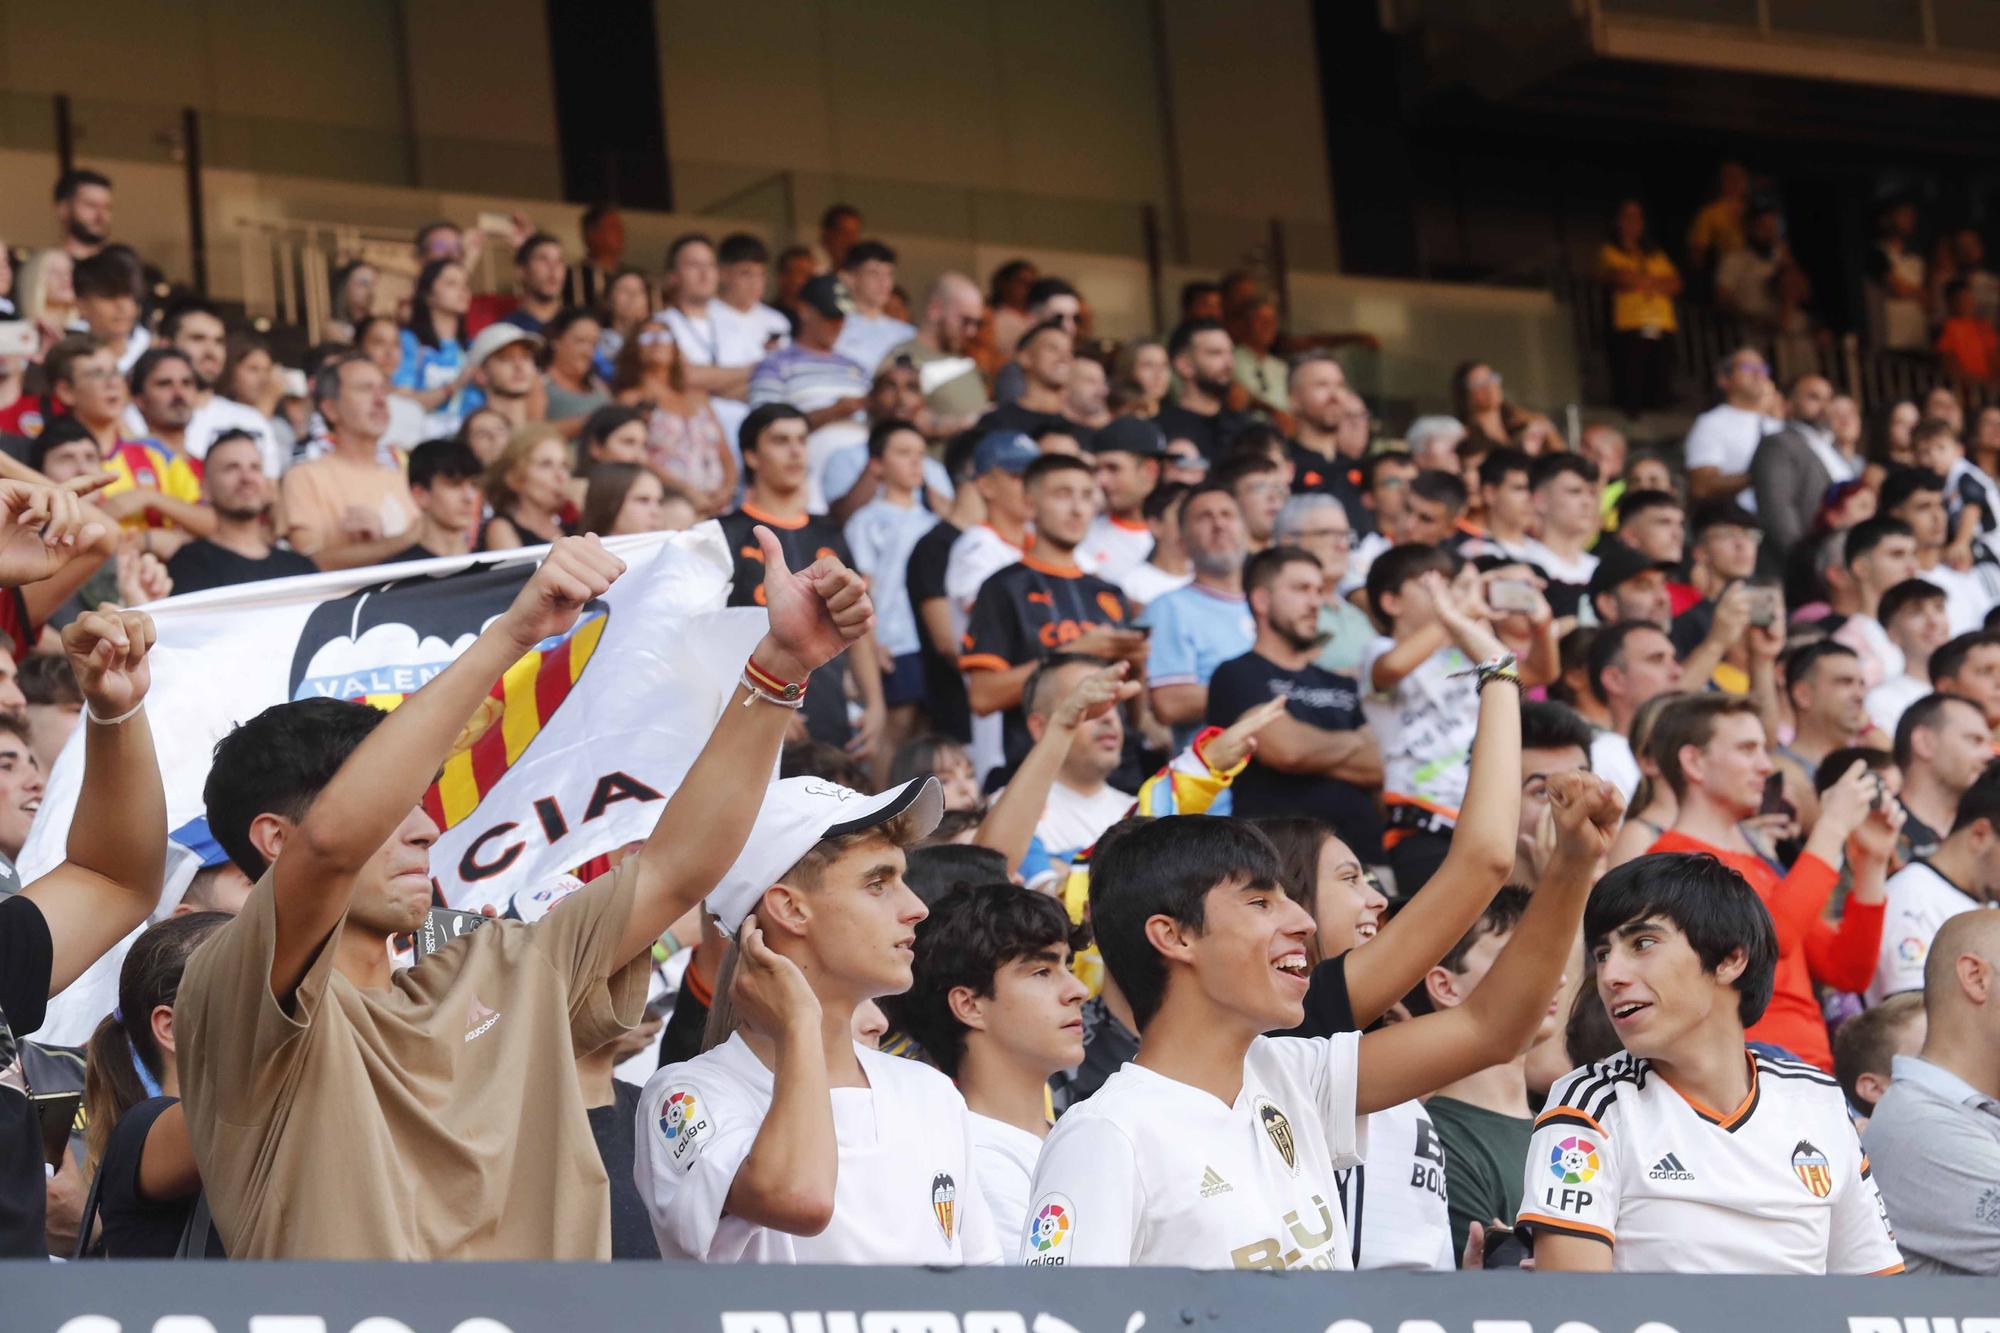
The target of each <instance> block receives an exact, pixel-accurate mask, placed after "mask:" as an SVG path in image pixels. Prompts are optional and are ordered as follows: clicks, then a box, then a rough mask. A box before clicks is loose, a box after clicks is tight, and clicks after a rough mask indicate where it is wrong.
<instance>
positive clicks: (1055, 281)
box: [1028, 276, 1083, 310]
mask: <svg viewBox="0 0 2000 1333" xmlns="http://www.w3.org/2000/svg"><path fill="white" fill-rule="evenodd" d="M1057 296H1074V297H1075V298H1076V299H1077V300H1079V301H1081V300H1082V299H1083V293H1081V292H1079V291H1078V290H1077V289H1076V288H1075V287H1074V286H1072V285H1071V284H1070V283H1069V282H1068V281H1067V280H1065V279H1062V278H1058V277H1054V276H1048V277H1040V278H1036V279H1035V280H1034V281H1033V282H1032V283H1030V284H1028V308H1029V309H1031V310H1032V309H1034V308H1035V307H1036V306H1038V305H1046V304H1048V302H1049V301H1050V299H1051V298H1053V297H1057Z"/></svg>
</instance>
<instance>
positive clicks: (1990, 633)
mask: <svg viewBox="0 0 2000 1333" xmlns="http://www.w3.org/2000/svg"><path fill="white" fill-rule="evenodd" d="M1988 647H2000V631H1996V630H1990V629H1975V630H1967V631H1966V632H1965V633H1963V634H1961V635H1959V636H1957V637H1956V638H1952V639H1947V640H1945V642H1944V643H1943V644H1942V645H1941V646H1940V647H1939V648H1938V649H1937V651H1936V652H1934V653H1932V654H1931V683H1932V684H1933V685H1935V684H1937V682H1939V681H1941V680H1954V679H1956V678H1957V676H1958V673H1959V672H1960V671H1962V670H1964V669H1965V659H1966V658H1968V657H1970V656H1972V650H1973V649H1975V648H1988Z"/></svg>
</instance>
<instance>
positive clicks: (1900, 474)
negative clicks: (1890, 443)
mask: <svg viewBox="0 0 2000 1333" xmlns="http://www.w3.org/2000/svg"><path fill="white" fill-rule="evenodd" d="M1918 491H1936V492H1937V493H1938V494H1940V495H1942V494H1944V478H1943V477H1940V476H1939V475H1938V474H1937V473H1935V472H1933V471H1931V470H1930V469H1929V468H1925V467H1912V466H1902V467H1891V468H1890V469H1889V473H1888V475H1887V476H1885V477H1883V478H1882V490H1881V493H1880V495H1879V496H1878V497H1877V499H1878V503H1877V505H1876V512H1877V513H1880V514H1894V513H1895V511H1896V510H1898V509H1901V508H1902V507H1903V506H1904V505H1905V504H1906V503H1908V501H1909V499H1910V497H1911V496H1913V495H1915V494H1916V493H1917V492H1918Z"/></svg>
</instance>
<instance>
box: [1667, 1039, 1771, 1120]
mask: <svg viewBox="0 0 2000 1333" xmlns="http://www.w3.org/2000/svg"><path fill="white" fill-rule="evenodd" d="M1743 1060H1744V1063H1746V1064H1748V1065H1749V1066H1750V1091H1748V1092H1746V1093H1744V1094H1743V1100H1742V1101H1740V1102H1738V1103H1737V1105H1736V1109H1735V1110H1733V1111H1731V1112H1729V1113H1728V1114H1727V1115H1725V1114H1723V1113H1722V1112H1720V1111H1717V1110H1715V1109H1713V1108H1711V1107H1709V1106H1705V1105H1703V1104H1702V1103H1701V1102H1699V1101H1697V1100H1696V1099H1695V1098H1693V1097H1690V1096H1688V1095H1687V1094H1686V1093H1685V1092H1682V1091H1681V1090H1680V1089H1679V1088H1675V1087H1674V1081H1673V1080H1672V1079H1670V1078H1668V1077H1667V1076H1666V1073H1665V1072H1664V1071H1662V1070H1661V1069H1660V1068H1659V1067H1658V1066H1657V1065H1655V1066H1654V1067H1653V1072H1654V1073H1656V1074H1659V1076H1660V1082H1662V1083H1664V1084H1666V1085H1667V1086H1668V1087H1669V1088H1673V1090H1674V1095H1675V1096H1676V1097H1679V1098H1680V1099H1681V1100H1682V1101H1684V1102H1686V1103H1687V1104H1688V1109H1689V1110H1691V1111H1693V1112H1694V1113H1695V1114H1696V1115H1698V1116H1700V1117H1701V1118H1702V1119H1703V1120H1706V1121H1707V1122H1708V1123H1709V1124H1711V1125H1715V1126H1717V1127H1718V1128H1721V1129H1726V1130H1728V1131H1729V1132H1730V1133H1731V1134H1734V1133H1735V1132H1736V1131H1737V1130H1739V1129H1741V1128H1742V1127H1743V1123H1744V1122H1745V1121H1747V1120H1748V1119H1749V1118H1750V1113H1751V1112H1752V1111H1754V1110H1756V1109H1757V1101H1758V1086H1757V1057H1756V1056H1755V1055H1754V1054H1752V1053H1751V1051H1750V1049H1749V1048H1748V1047H1745V1048H1744V1050H1743Z"/></svg>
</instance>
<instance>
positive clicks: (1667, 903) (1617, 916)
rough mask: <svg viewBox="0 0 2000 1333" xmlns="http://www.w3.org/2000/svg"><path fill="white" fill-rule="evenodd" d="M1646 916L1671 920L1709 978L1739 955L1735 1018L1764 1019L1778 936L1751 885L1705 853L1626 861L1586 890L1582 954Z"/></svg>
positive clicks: (1775, 965)
mask: <svg viewBox="0 0 2000 1333" xmlns="http://www.w3.org/2000/svg"><path fill="white" fill-rule="evenodd" d="M1661 722H1662V725H1664V724H1665V719H1664V718H1662V719H1661ZM1649 917H1651V918H1657V919H1659V920H1662V921H1669V922H1672V923H1673V925H1674V926H1675V927H1676V928H1677V929H1678V930H1679V931H1680V932H1681V934H1682V935H1684V936H1686V937H1687V942H1688V945H1689V946H1690V947H1691V948H1692V949H1693V950H1694V953H1695V957H1697V958H1699V959H1700V960H1701V969H1702V971H1704V972H1708V973H1713V972H1714V971H1715V969H1716V968H1718V967H1720V966H1722V963H1723V960H1724V959H1726V958H1728V957H1729V955H1730V954H1731V953H1734V952H1735V951H1736V950H1738V949H1741V950H1742V951H1743V973H1742V975H1741V976H1739V977H1737V978H1736V980H1735V981H1734V982H1732V983H1731V985H1733V986H1734V987H1735V989H1736V1014H1737V1017H1738V1018H1740V1019H1741V1020H1742V1022H1743V1026H1744V1027H1746V1028H1747V1027H1749V1026H1750V1025H1751V1024H1752V1023H1755V1022H1756V1021H1757V1020H1758V1019H1759V1018H1762V1017H1763V1016H1764V1007H1765V1006H1766V1005H1768V1004H1769V1003H1770V1002H1771V986H1772V982H1773V980H1774V979H1775V977H1776V975H1777V970H1778V935H1777V929H1776V928H1775V927H1774V926H1773V925H1772V924H1771V913H1770V911H1769V909H1767V908H1766V907H1765V906H1764V900H1763V899H1761V898H1759V897H1758V896H1757V891H1756V890H1755V889H1753V888H1751V887H1750V884H1749V881H1747V880H1745V879H1744V878H1743V876H1741V875H1739V874H1737V873H1736V871H1734V870H1732V869H1730V868H1729V867H1728V866H1726V865H1724V864H1723V863H1722V862H1721V861H1718V860H1717V859H1716V858H1715V857H1713V856H1710V855H1708V854H1707V853H1706V852H1655V853H1652V854H1651V855H1648V856H1641V857H1637V858H1635V859H1633V860H1630V861H1627V862H1625V864H1623V865H1621V866H1616V867H1614V868H1613V869H1612V870H1610V871H1609V872H1608V873H1606V875H1605V876H1604V878H1603V879H1600V880H1598V881H1597V885H1596V887H1595V888H1593V889H1591V891H1590V900H1589V901H1588V902H1587V903H1586V904H1585V905H1584V909H1583V944H1584V949H1585V950H1586V952H1588V953H1590V954H1592V955H1595V953H1596V952H1597V950H1598V948H1599V947H1601V946H1602V945H1603V944H1604V943H1605V942H1606V941H1607V940H1609V939H1610V938H1611V935H1612V933H1613V932H1614V931H1616V930H1618V929H1619V928H1620V927H1623V926H1627V925H1630V924H1631V923H1633V922H1635V921H1641V920H1645V919H1647V918H1649Z"/></svg>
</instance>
